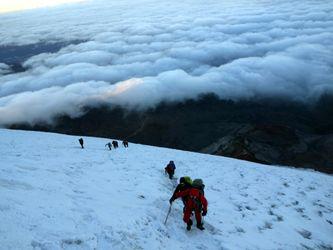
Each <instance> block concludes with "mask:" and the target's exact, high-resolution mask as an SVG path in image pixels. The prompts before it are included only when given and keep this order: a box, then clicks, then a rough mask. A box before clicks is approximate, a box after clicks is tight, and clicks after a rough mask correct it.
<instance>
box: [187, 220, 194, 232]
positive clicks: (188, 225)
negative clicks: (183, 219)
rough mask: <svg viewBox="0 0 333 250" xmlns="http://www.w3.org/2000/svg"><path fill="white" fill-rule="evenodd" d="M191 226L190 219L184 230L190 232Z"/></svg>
mask: <svg viewBox="0 0 333 250" xmlns="http://www.w3.org/2000/svg"><path fill="white" fill-rule="evenodd" d="M192 224H193V222H192V220H191V219H190V220H189V221H188V222H187V227H186V229H187V230H188V231H190V230H191V226H192Z"/></svg>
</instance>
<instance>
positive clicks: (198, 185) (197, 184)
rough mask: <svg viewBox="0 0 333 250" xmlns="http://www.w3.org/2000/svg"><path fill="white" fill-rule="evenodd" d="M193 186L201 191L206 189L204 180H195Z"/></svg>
mask: <svg viewBox="0 0 333 250" xmlns="http://www.w3.org/2000/svg"><path fill="white" fill-rule="evenodd" d="M192 186H193V187H195V188H198V189H200V190H203V189H204V187H205V185H204V184H203V181H202V179H195V180H193V182H192Z"/></svg>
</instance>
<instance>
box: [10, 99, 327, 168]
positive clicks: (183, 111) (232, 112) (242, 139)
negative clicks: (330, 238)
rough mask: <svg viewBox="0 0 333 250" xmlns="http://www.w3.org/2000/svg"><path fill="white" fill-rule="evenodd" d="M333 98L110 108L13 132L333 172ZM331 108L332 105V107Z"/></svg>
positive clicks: (202, 102)
mask: <svg viewBox="0 0 333 250" xmlns="http://www.w3.org/2000/svg"><path fill="white" fill-rule="evenodd" d="M332 100H333V98H332V96H325V97H323V98H322V99H321V100H320V101H319V102H318V103H317V104H316V105H313V106H308V105H304V104H299V103H293V102H287V101H285V100H274V101H273V100H260V101H238V102H233V101H224V100H219V99H218V98H217V97H216V96H215V95H205V96H202V97H201V98H199V99H198V100H188V101H184V102H182V103H173V104H167V103H161V104H160V105H159V106H157V107H156V108H155V109H150V110H147V111H145V112H135V111H127V110H124V109H122V108H120V107H114V108H112V109H111V108H109V107H107V106H103V107H99V108H93V109H88V110H87V111H86V113H85V114H84V115H83V116H82V117H79V118H74V119H72V118H70V117H68V116H62V117H58V118H57V119H56V123H55V125H53V126H52V127H51V126H47V125H41V124H40V125H35V126H28V125H22V124H20V125H14V126H11V128H17V129H32V130H41V131H53V132H60V133H65V134H73V135H89V136H97V137H108V138H118V139H127V140H129V141H132V142H137V143H143V144H148V145H154V146H164V147H170V148H176V149H183V150H189V151H195V152H204V153H210V154H216V155H223V156H228V157H235V158H239V159H245V160H250V161H254V162H261V163H267V164H282V165H290V166H296V167H306V168H314V169H316V170H319V171H323V172H327V173H333V167H332V163H333V157H332V156H331V152H333V116H332V114H333V105H330V104H332V103H333V102H332ZM328 105H329V106H328Z"/></svg>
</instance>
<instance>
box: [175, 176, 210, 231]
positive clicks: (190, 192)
mask: <svg viewBox="0 0 333 250" xmlns="http://www.w3.org/2000/svg"><path fill="white" fill-rule="evenodd" d="M203 189H204V184H203V182H202V180H201V179H195V180H194V181H193V182H192V187H191V188H189V189H187V190H185V191H181V192H178V193H176V194H175V195H174V196H172V197H171V199H170V204H171V203H172V202H173V201H174V200H175V199H177V198H179V197H182V198H183V197H188V198H187V199H186V202H185V212H184V217H183V220H184V222H185V223H186V224H187V227H186V229H187V230H191V226H192V225H193V221H192V219H191V215H192V211H194V213H195V219H196V221H197V228H199V229H200V230H204V229H205V228H204V227H203V223H202V217H201V215H202V216H206V214H207V206H208V202H207V200H206V198H205V196H204V193H203V192H202V190H203Z"/></svg>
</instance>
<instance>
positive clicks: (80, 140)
mask: <svg viewBox="0 0 333 250" xmlns="http://www.w3.org/2000/svg"><path fill="white" fill-rule="evenodd" d="M79 143H80V145H81V148H84V147H83V139H82V138H80V139H79Z"/></svg>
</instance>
